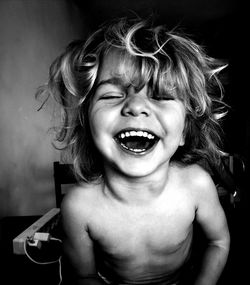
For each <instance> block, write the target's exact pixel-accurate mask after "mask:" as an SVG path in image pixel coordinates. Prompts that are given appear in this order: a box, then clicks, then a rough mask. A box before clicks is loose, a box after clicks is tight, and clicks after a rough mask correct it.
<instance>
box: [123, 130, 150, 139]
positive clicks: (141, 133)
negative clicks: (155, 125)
mask: <svg viewBox="0 0 250 285" xmlns="http://www.w3.org/2000/svg"><path fill="white" fill-rule="evenodd" d="M119 137H120V138H122V139H124V138H125V137H144V138H148V139H150V140H153V139H154V138H155V136H154V135H152V134H150V133H148V132H145V131H127V132H124V133H120V134H119Z"/></svg>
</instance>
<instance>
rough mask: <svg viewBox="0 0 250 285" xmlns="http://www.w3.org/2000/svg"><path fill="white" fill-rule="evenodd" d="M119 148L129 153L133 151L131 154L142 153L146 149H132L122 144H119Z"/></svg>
mask: <svg viewBox="0 0 250 285" xmlns="http://www.w3.org/2000/svg"><path fill="white" fill-rule="evenodd" d="M121 146H122V147H123V148H125V149H127V150H130V151H133V152H143V151H145V150H146V149H134V148H128V147H127V146H126V145H124V144H121Z"/></svg>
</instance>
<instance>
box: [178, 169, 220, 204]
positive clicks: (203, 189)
mask: <svg viewBox="0 0 250 285" xmlns="http://www.w3.org/2000/svg"><path fill="white" fill-rule="evenodd" d="M178 171H179V173H180V176H181V179H182V182H183V183H184V184H185V185H187V186H188V188H189V191H192V194H193V195H195V197H196V198H197V199H204V198H206V197H208V196H210V197H211V196H214V195H215V196H217V190H216V187H215V184H214V182H213V179H212V177H211V175H210V174H209V173H208V172H207V171H206V170H205V169H204V168H203V167H201V166H200V165H198V164H191V165H185V166H178Z"/></svg>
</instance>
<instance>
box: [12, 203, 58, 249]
mask: <svg viewBox="0 0 250 285" xmlns="http://www.w3.org/2000/svg"><path fill="white" fill-rule="evenodd" d="M59 214H60V209H59V208H53V209H51V210H50V211H49V212H47V213H46V214H45V215H43V216H42V217H41V218H40V219H38V220H37V221H36V222H34V223H33V224H32V225H31V226H29V227H28V228H27V229H26V230H24V231H23V232H22V233H21V234H19V235H18V236H17V237H16V238H14V239H13V241H12V244H13V252H14V254H19V255H20V254H25V249H24V246H25V243H26V241H27V239H30V238H33V237H34V235H35V233H36V232H43V233H45V232H46V233H49V232H50V230H51V229H52V228H53V227H54V226H55V224H56V223H57V221H58V219H59V216H60V215H59Z"/></svg>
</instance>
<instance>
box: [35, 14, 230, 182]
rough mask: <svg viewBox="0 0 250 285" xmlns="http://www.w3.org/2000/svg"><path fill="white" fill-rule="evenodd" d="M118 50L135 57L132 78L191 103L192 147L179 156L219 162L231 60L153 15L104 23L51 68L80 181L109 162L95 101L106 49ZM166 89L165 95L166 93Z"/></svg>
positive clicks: (63, 133) (62, 135) (53, 92)
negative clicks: (92, 121) (93, 111)
mask: <svg viewBox="0 0 250 285" xmlns="http://www.w3.org/2000/svg"><path fill="white" fill-rule="evenodd" d="M111 49H115V50H118V51H119V52H120V53H121V55H122V56H121V57H120V58H121V60H123V62H124V63H125V64H126V62H128V60H129V64H130V65H131V66H130V70H131V74H130V75H126V74H123V75H122V76H129V79H130V80H131V83H132V84H134V86H135V87H137V88H139V89H140V88H143V86H145V85H147V86H149V88H150V89H151V90H152V93H153V94H154V96H157V94H158V95H159V94H160V95H161V96H164V94H172V96H174V97H175V98H178V99H179V100H181V101H182V102H183V104H184V106H185V108H186V123H185V129H184V135H185V145H184V146H182V147H179V148H178V150H177V152H176V154H175V155H174V156H173V158H172V159H173V160H178V161H180V162H182V163H185V164H191V163H194V162H195V161H197V160H199V158H204V157H205V158H207V159H208V160H209V161H212V162H214V161H216V160H218V159H219V158H220V157H221V155H223V152H222V150H221V146H222V140H221V133H222V132H221V127H220V119H221V118H222V117H223V116H224V115H225V114H226V111H225V106H226V104H225V103H223V86H222V84H221V82H220V80H219V78H218V73H219V72H220V71H221V70H222V69H224V68H225V67H226V66H227V65H226V64H225V63H223V62H222V61H220V60H216V59H214V58H212V57H209V56H208V55H207V54H206V53H205V50H204V48H203V47H202V46H201V45H198V44H197V43H195V42H194V41H193V40H192V39H191V38H190V37H187V36H186V35H185V34H184V33H180V32H177V31H175V30H174V29H173V30H171V31H169V30H167V28H166V27H165V26H163V25H161V26H155V27H154V26H153V24H152V23H149V21H143V20H140V19H133V20H131V19H127V18H121V19H118V20H115V21H112V22H109V23H108V24H105V25H103V26H101V27H100V28H99V29H98V30H97V31H96V32H95V33H94V34H92V35H91V36H90V37H89V38H88V39H87V40H86V41H74V42H72V43H71V44H70V45H69V46H68V47H67V49H66V50H65V52H64V53H63V54H62V55H61V56H59V57H58V58H56V60H55V61H54V62H53V63H52V65H51V67H50V76H49V81H48V83H47V84H46V85H45V86H43V88H42V91H41V90H40V91H39V92H45V93H46V94H48V96H53V97H54V98H55V99H56V100H57V101H58V102H59V103H60V105H61V106H62V107H63V115H62V125H61V128H60V129H59V130H58V133H57V136H56V140H57V141H59V142H63V143H64V148H65V149H67V150H70V153H71V155H72V160H73V165H74V170H75V172H76V174H77V176H78V178H79V179H84V180H85V181H94V180H95V179H96V178H97V177H98V176H100V175H102V163H101V159H100V157H99V154H98V151H97V150H96V149H95V146H94V143H93V141H92V138H91V133H90V129H89V123H88V107H89V103H90V102H91V98H92V95H93V93H94V92H95V85H96V79H97V76H98V72H99V70H100V66H101V64H102V60H103V58H104V57H105V55H106V54H107V53H108V52H109V51H110V50H111ZM162 94H163V95H162Z"/></svg>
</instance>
